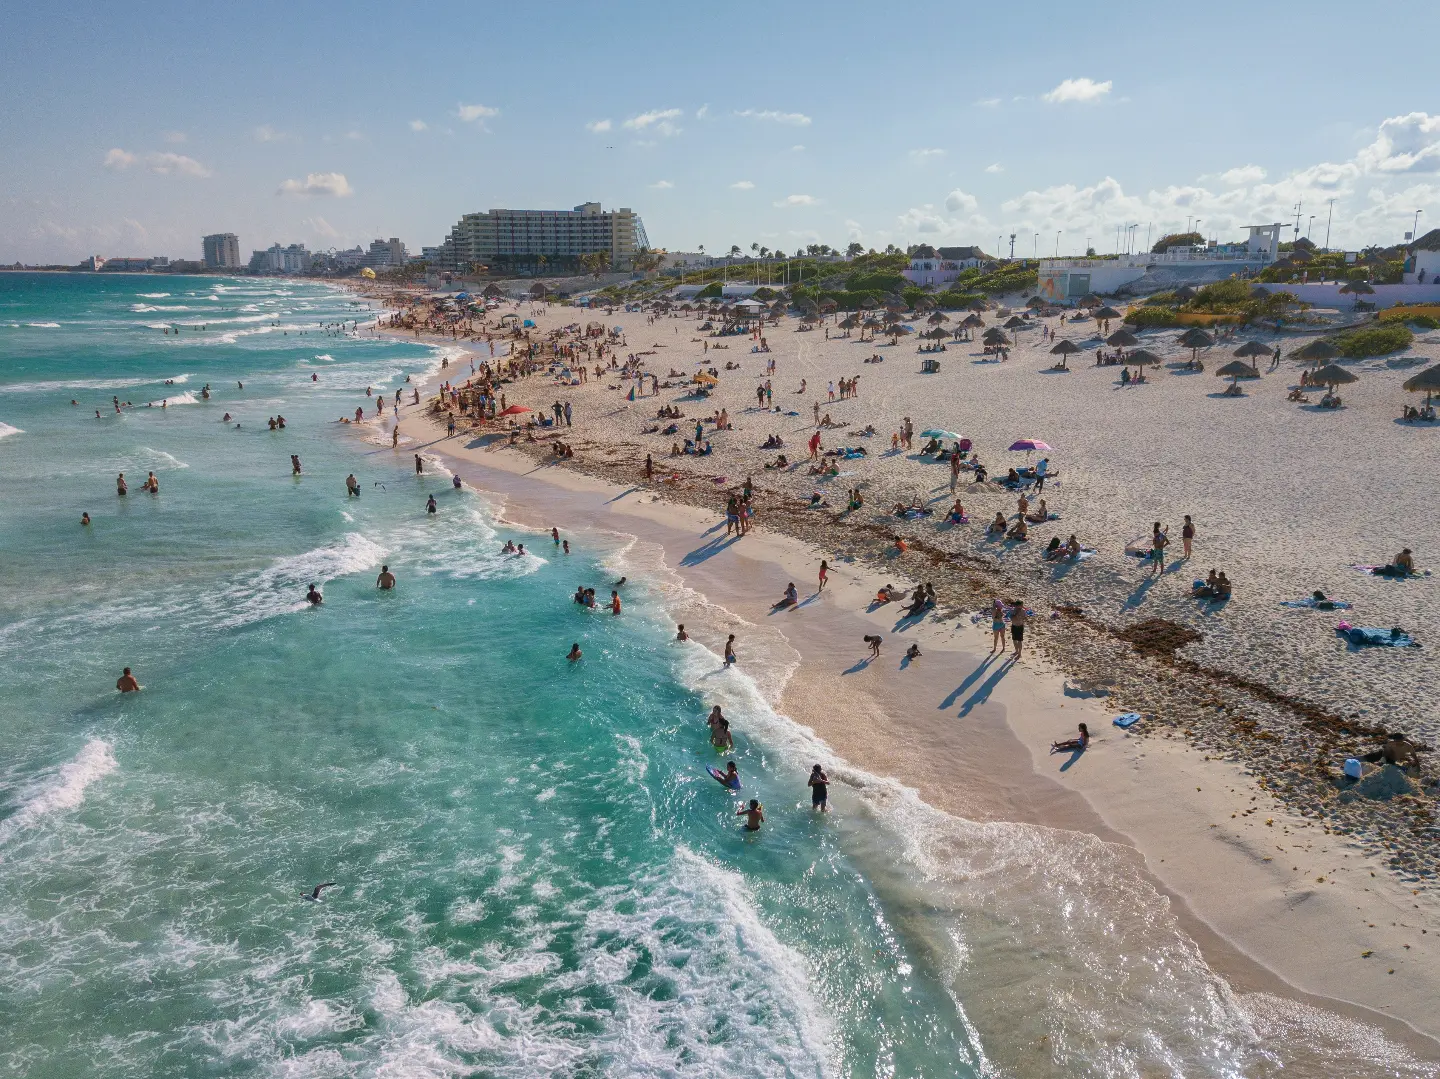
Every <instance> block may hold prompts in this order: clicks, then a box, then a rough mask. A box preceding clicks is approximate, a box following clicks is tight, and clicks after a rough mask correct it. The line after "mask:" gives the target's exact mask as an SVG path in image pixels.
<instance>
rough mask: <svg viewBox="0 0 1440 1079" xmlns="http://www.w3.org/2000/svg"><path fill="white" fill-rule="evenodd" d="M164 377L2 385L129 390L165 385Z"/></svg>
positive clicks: (26, 389) (16, 389) (28, 389)
mask: <svg viewBox="0 0 1440 1079" xmlns="http://www.w3.org/2000/svg"><path fill="white" fill-rule="evenodd" d="M189 379H190V376H189V375H172V376H171V377H170V378H169V379H168V381H170V382H177V383H179V382H187V381H189ZM166 381H167V379H163V378H70V379H54V380H49V381H40V382H16V383H14V384H12V385H9V386H3V387H0V389H3V390H4V391H5V392H6V393H49V392H51V391H52V390H128V389H130V388H132V387H134V386H163V385H164V384H165V382H166Z"/></svg>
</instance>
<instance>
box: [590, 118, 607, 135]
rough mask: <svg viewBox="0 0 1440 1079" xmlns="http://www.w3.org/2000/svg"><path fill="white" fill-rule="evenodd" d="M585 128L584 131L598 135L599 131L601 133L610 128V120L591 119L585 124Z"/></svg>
mask: <svg viewBox="0 0 1440 1079" xmlns="http://www.w3.org/2000/svg"><path fill="white" fill-rule="evenodd" d="M585 130H586V131H590V132H593V133H594V134H596V135H599V134H601V133H603V132H606V131H609V130H610V121H609V120H591V121H590V122H589V123H588V124H586V125H585Z"/></svg>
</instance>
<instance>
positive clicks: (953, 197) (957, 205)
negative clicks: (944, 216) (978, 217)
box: [945, 187, 980, 214]
mask: <svg viewBox="0 0 1440 1079" xmlns="http://www.w3.org/2000/svg"><path fill="white" fill-rule="evenodd" d="M979 206H980V203H979V202H978V201H977V200H976V198H975V196H974V195H967V194H966V193H965V192H963V191H961V190H960V189H959V188H958V187H957V188H956V189H955V190H954V191H952V192H950V194H948V195H946V196H945V209H947V210H949V211H950V212H951V213H952V214H958V213H967V214H973V213H974V212H975V211H976V209H978V208H979Z"/></svg>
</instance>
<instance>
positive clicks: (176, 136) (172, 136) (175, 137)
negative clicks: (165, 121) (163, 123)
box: [162, 131, 186, 144]
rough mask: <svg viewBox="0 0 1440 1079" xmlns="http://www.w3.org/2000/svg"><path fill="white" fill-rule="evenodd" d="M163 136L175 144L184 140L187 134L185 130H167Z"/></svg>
mask: <svg viewBox="0 0 1440 1079" xmlns="http://www.w3.org/2000/svg"><path fill="white" fill-rule="evenodd" d="M162 137H163V138H164V139H165V141H166V142H168V143H171V144H174V143H180V142H184V141H185V138H186V135H185V132H183V131H167V132H165V134H164V135H163V136H162Z"/></svg>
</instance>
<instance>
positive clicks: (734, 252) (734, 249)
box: [730, 244, 740, 258]
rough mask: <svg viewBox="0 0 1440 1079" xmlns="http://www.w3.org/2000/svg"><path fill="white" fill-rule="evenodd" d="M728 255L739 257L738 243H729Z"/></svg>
mask: <svg viewBox="0 0 1440 1079" xmlns="http://www.w3.org/2000/svg"><path fill="white" fill-rule="evenodd" d="M730 257H731V258H739V257H740V245H739V244H731V245H730Z"/></svg>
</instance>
